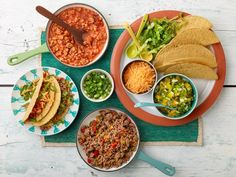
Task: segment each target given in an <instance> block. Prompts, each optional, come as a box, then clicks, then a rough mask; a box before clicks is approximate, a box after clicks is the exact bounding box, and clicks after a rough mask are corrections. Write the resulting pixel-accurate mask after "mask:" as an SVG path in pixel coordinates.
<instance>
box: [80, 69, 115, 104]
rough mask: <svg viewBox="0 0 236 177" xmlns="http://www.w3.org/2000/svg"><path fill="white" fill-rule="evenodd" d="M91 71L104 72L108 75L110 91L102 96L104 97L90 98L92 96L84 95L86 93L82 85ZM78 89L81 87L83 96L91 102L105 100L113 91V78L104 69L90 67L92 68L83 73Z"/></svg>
mask: <svg viewBox="0 0 236 177" xmlns="http://www.w3.org/2000/svg"><path fill="white" fill-rule="evenodd" d="M92 72H100V73H103V74H105V75H106V76H107V77H108V79H109V80H110V82H111V91H110V93H109V95H107V97H106V98H104V99H92V98H89V97H88V96H87V95H86V93H85V92H84V87H83V83H84V80H85V78H86V76H87V75H89V74H90V73H92ZM80 89H81V92H82V93H83V95H84V97H85V98H87V99H88V100H89V101H92V102H102V101H105V100H107V99H108V98H109V97H110V96H111V95H112V93H113V91H114V81H113V78H112V77H111V75H110V74H109V73H108V72H106V71H105V70H102V69H92V70H89V71H88V72H86V73H85V74H84V76H83V77H82V79H81V81H80Z"/></svg>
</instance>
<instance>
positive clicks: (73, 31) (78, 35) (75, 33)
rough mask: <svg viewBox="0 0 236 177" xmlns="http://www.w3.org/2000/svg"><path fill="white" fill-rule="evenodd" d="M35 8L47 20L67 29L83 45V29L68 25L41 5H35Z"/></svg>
mask: <svg viewBox="0 0 236 177" xmlns="http://www.w3.org/2000/svg"><path fill="white" fill-rule="evenodd" d="M36 10H37V12H38V13H40V14H41V15H43V16H44V17H46V18H48V19H49V20H52V21H53V22H54V23H56V24H58V25H59V26H61V27H63V28H65V29H66V30H67V31H69V32H70V33H71V34H72V35H73V37H74V40H75V41H76V42H77V43H79V44H81V45H83V41H84V39H83V38H84V34H85V32H84V31H83V30H81V29H76V28H74V27H72V26H70V25H68V24H67V23H65V22H64V21H63V20H61V19H60V18H59V17H57V16H56V15H54V14H52V13H51V12H50V11H48V10H47V9H45V8H44V7H42V6H37V7H36Z"/></svg>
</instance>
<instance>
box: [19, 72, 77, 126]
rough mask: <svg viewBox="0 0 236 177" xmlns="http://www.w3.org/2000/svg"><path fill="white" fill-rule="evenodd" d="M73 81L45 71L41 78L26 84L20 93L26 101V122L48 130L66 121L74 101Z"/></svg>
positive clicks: (24, 119)
mask: <svg viewBox="0 0 236 177" xmlns="http://www.w3.org/2000/svg"><path fill="white" fill-rule="evenodd" d="M71 87H72V83H71V82H70V81H67V80H66V79H64V78H61V77H56V76H54V75H51V74H49V73H48V72H44V73H43V76H42V77H41V78H38V79H36V80H34V81H32V82H30V83H27V84H25V85H24V86H23V87H22V88H21V90H20V95H21V96H22V97H23V99H24V100H25V101H26V104H24V105H23V106H24V107H26V108H27V110H26V113H25V116H24V118H23V119H22V120H23V121H24V122H25V123H31V124H33V125H35V126H38V127H40V128H41V129H42V130H48V129H50V128H51V127H52V126H53V125H55V124H60V123H63V122H64V117H65V115H66V114H67V112H68V110H69V108H70V106H71V105H72V103H73V94H72V93H71Z"/></svg>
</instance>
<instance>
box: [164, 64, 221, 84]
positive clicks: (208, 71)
mask: <svg viewBox="0 0 236 177" xmlns="http://www.w3.org/2000/svg"><path fill="white" fill-rule="evenodd" d="M164 73H165V74H170V73H180V74H184V75H186V76H188V77H191V78H198V79H208V80H217V79H218V76H217V74H216V72H215V71H214V70H213V69H212V68H210V67H208V66H206V65H202V64H196V63H181V64H176V65H174V66H171V67H169V68H167V69H166V70H165V71H164Z"/></svg>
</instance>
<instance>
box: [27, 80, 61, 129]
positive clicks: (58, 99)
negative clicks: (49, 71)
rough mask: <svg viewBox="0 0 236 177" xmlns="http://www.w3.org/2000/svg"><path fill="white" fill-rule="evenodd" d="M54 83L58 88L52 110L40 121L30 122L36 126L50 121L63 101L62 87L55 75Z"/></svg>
mask: <svg viewBox="0 0 236 177" xmlns="http://www.w3.org/2000/svg"><path fill="white" fill-rule="evenodd" d="M52 83H53V84H54V86H55V88H56V93H55V99H54V102H53V104H52V106H51V109H50V111H49V112H48V113H47V115H46V116H44V117H43V118H42V119H41V120H40V121H36V122H30V123H31V124H33V125H35V126H42V125H44V124H46V123H47V122H49V121H50V120H51V119H52V118H53V117H54V116H55V114H56V112H57V110H58V108H59V105H60V103H61V88H60V85H59V83H58V82H57V79H56V78H55V77H54V76H52Z"/></svg>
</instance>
